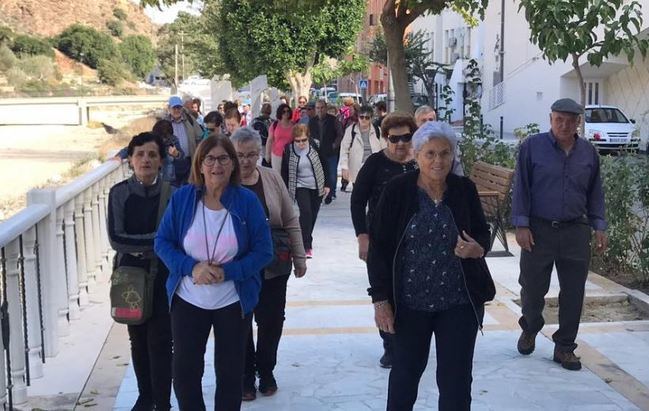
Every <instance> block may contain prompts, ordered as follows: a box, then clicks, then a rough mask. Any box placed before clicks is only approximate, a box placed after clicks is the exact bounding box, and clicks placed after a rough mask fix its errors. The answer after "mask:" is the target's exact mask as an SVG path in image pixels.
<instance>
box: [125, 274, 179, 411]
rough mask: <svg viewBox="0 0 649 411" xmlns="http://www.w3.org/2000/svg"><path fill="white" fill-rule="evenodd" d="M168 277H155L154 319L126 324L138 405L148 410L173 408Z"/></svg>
mask: <svg viewBox="0 0 649 411" xmlns="http://www.w3.org/2000/svg"><path fill="white" fill-rule="evenodd" d="M165 280H166V278H163V277H162V276H158V278H156V281H155V284H154V287H155V288H154V294H153V312H152V315H151V318H149V319H148V320H147V321H146V322H145V323H144V324H140V325H129V326H128V327H127V329H128V336H129V339H130V340H131V358H132V360H133V370H134V371H135V378H136V379H137V389H138V392H139V398H138V406H139V405H142V406H143V407H144V408H145V409H153V406H155V407H156V410H169V409H170V408H171V404H170V402H169V398H170V397H171V322H170V319H169V304H167V294H166V292H165V288H164V282H165Z"/></svg>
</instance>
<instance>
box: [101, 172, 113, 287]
mask: <svg viewBox="0 0 649 411" xmlns="http://www.w3.org/2000/svg"><path fill="white" fill-rule="evenodd" d="M108 180H109V177H108V176H106V177H105V178H103V179H101V180H99V238H100V241H99V242H100V244H101V262H102V265H103V268H104V274H105V275H106V274H108V273H110V271H111V269H112V264H111V261H110V260H109V259H108V250H109V249H110V245H109V244H108V231H107V226H106V206H107V203H108V188H110V186H109V185H108V183H109V181H108ZM108 275H109V274H108ZM109 276H110V275H109Z"/></svg>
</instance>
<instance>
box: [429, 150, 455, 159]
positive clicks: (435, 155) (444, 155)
mask: <svg viewBox="0 0 649 411" xmlns="http://www.w3.org/2000/svg"><path fill="white" fill-rule="evenodd" d="M451 155H452V153H451V151H450V150H444V151H440V152H436V151H426V152H425V153H424V157H426V159H427V160H435V159H436V158H439V159H440V160H442V161H446V160H448V159H449V158H451Z"/></svg>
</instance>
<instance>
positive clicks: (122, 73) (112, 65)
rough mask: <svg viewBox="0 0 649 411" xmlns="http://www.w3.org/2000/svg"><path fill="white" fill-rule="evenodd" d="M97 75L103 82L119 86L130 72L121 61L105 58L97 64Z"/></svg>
mask: <svg viewBox="0 0 649 411" xmlns="http://www.w3.org/2000/svg"><path fill="white" fill-rule="evenodd" d="M97 75H98V76H99V80H101V82H102V83H105V84H108V85H110V86H117V85H119V84H120V83H121V82H122V81H123V80H124V79H125V78H126V77H127V75H128V74H127V72H126V70H125V69H124V66H123V65H122V64H121V63H120V62H117V61H114V60H109V59H105V60H100V61H99V64H98V65H97Z"/></svg>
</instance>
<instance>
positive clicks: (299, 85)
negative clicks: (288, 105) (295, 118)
mask: <svg viewBox="0 0 649 411" xmlns="http://www.w3.org/2000/svg"><path fill="white" fill-rule="evenodd" d="M286 79H287V80H288V82H289V84H290V85H291V91H292V92H293V100H294V104H295V106H297V100H298V98H299V97H300V96H305V97H306V98H307V99H308V98H309V90H310V89H311V84H313V75H312V67H311V66H309V67H307V68H306V70H305V71H304V72H299V71H295V70H289V71H288V73H286Z"/></svg>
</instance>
